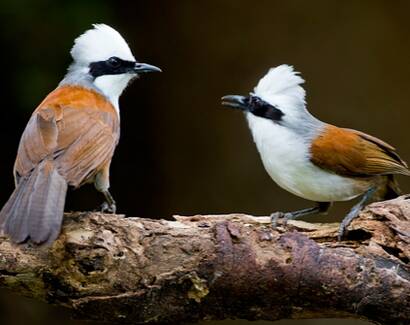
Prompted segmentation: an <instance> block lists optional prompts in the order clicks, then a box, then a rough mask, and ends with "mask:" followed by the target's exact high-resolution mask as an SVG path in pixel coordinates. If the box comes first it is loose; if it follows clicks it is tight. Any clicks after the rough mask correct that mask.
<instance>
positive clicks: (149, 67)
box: [133, 62, 162, 73]
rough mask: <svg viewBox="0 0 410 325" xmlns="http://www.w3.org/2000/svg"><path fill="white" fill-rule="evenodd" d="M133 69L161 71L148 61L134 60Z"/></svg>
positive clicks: (142, 71)
mask: <svg viewBox="0 0 410 325" xmlns="http://www.w3.org/2000/svg"><path fill="white" fill-rule="evenodd" d="M133 71H134V72H135V73H146V72H162V70H161V69H160V68H158V67H156V66H155V65H151V64H148V63H140V62H136V63H135V66H134V69H133Z"/></svg>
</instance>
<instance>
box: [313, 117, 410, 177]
mask: <svg viewBox="0 0 410 325" xmlns="http://www.w3.org/2000/svg"><path fill="white" fill-rule="evenodd" d="M310 153H311V161H312V162H313V163H314V164H315V165H317V166H319V167H321V168H323V169H326V170H329V171H331V172H334V173H336V174H339V175H342V176H352V177H369V176H375V175H390V174H403V175H410V171H409V170H408V169H407V164H406V163H405V162H404V161H403V160H402V159H401V158H400V157H399V155H398V154H397V153H396V152H395V149H394V148H393V147H392V146H390V145H389V144H387V143H385V142H383V141H381V140H379V139H377V138H375V137H373V136H370V135H367V134H365V133H363V132H359V131H355V130H350V129H343V128H338V127H336V126H332V125H327V126H326V128H325V130H324V131H323V132H322V133H321V134H320V135H319V136H318V137H317V138H316V139H315V140H314V141H313V142H312V145H311V148H310Z"/></svg>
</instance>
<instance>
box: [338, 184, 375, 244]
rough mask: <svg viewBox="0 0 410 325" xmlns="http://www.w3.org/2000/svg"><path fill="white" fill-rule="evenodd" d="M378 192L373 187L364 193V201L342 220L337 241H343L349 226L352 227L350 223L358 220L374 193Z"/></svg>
mask: <svg viewBox="0 0 410 325" xmlns="http://www.w3.org/2000/svg"><path fill="white" fill-rule="evenodd" d="M375 191H376V187H371V188H370V189H369V190H367V192H366V193H364V195H363V197H362V199H361V200H360V202H359V203H357V204H356V205H355V206H354V207H353V208H352V209H351V210H350V212H349V213H348V214H347V216H346V217H345V218H344V219H343V220H342V222H341V223H340V226H339V233H338V236H337V239H338V240H339V241H341V240H342V238H343V236H344V234H345V231H346V228H347V226H349V225H350V223H351V222H352V221H353V219H354V218H356V217H357V216H358V215H359V213H360V211H361V210H362V209H363V208H364V207H365V206H366V204H367V203H368V202H369V201H370V200H371V198H372V196H373V194H374V192H375Z"/></svg>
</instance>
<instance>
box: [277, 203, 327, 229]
mask: <svg viewBox="0 0 410 325" xmlns="http://www.w3.org/2000/svg"><path fill="white" fill-rule="evenodd" d="M330 205H331V203H330V202H317V203H316V206H314V207H312V208H307V209H302V210H297V211H292V212H285V213H283V212H275V213H272V214H271V215H270V217H271V222H272V226H273V227H276V226H277V223H278V220H279V219H282V220H281V221H282V222H281V223H282V224H285V225H286V222H287V221H288V220H293V219H297V218H299V217H302V216H307V215H310V214H318V213H326V212H327V211H328V210H329V208H330Z"/></svg>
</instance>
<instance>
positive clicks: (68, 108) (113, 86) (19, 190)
mask: <svg viewBox="0 0 410 325" xmlns="http://www.w3.org/2000/svg"><path fill="white" fill-rule="evenodd" d="M71 56H72V58H73V63H72V64H71V65H70V67H69V69H68V72H67V74H66V75H65V77H64V79H63V80H62V81H61V82H60V84H59V85H58V87H57V88H56V89H55V90H54V91H52V92H51V93H50V94H49V95H48V96H47V97H46V98H45V99H44V100H43V102H42V103H41V104H40V105H39V106H38V107H37V108H36V110H35V111H34V113H33V114H32V116H31V118H30V120H29V122H28V124H27V126H26V128H25V130H24V133H23V135H22V137H21V140H20V144H19V148H18V153H17V158H16V161H15V165H14V178H15V185H16V188H15V190H14V192H13V194H12V195H11V196H10V198H9V200H8V201H7V203H6V204H5V205H4V207H3V209H2V210H1V212H0V225H1V229H2V230H3V232H4V233H5V234H7V235H8V236H9V237H10V238H11V240H12V241H13V242H15V243H24V242H26V241H31V242H33V243H35V244H48V243H51V242H53V241H54V240H55V239H56V238H57V237H58V235H59V233H60V230H61V223H62V219H63V213H64V204H65V198H66V191H67V187H68V186H73V187H79V186H81V185H83V184H85V183H94V185H95V187H96V189H97V190H98V191H100V192H102V193H103V194H104V196H105V199H106V203H105V204H104V208H103V210H104V211H107V212H112V213H114V212H115V210H116V205H115V201H114V199H113V197H112V196H111V194H110V192H109V187H110V181H109V168H110V163H111V159H112V157H113V154H114V149H115V147H116V145H117V143H118V140H119V135H120V119H119V102H118V101H119V96H120V95H121V93H122V92H123V90H124V89H125V88H126V86H127V85H128V83H129V82H130V81H131V80H132V79H134V78H136V77H137V76H138V75H139V74H141V73H144V72H152V71H161V70H160V69H159V68H157V67H155V66H152V65H149V64H145V63H139V62H138V61H136V60H135V58H134V56H133V54H132V52H131V50H130V48H129V46H128V44H127V42H126V41H125V40H124V38H123V37H122V36H121V35H120V34H119V33H118V32H117V31H116V30H115V29H113V28H112V27H110V26H108V25H105V24H95V25H93V28H92V29H90V30H87V31H86V32H85V33H84V34H82V35H80V36H79V37H78V38H77V39H76V40H75V42H74V46H73V48H72V49H71Z"/></svg>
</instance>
